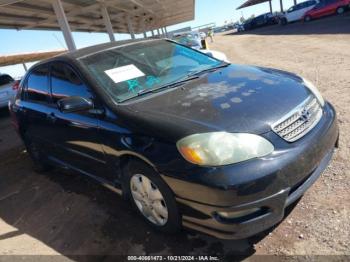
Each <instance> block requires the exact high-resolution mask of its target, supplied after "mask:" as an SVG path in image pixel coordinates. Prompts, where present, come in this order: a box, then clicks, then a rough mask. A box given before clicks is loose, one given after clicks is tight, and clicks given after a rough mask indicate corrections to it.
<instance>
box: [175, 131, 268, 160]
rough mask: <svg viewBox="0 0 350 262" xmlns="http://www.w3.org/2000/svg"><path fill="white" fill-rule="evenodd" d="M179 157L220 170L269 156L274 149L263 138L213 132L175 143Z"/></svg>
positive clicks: (251, 135) (191, 136)
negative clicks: (221, 167)
mask: <svg viewBox="0 0 350 262" xmlns="http://www.w3.org/2000/svg"><path fill="white" fill-rule="evenodd" d="M176 145H177V148H178V150H179V151H180V153H181V155H182V156H183V157H184V158H185V159H186V160H187V161H189V162H191V163H193V164H197V165H202V166H221V165H228V164H233V163H238V162H242V161H245V160H248V159H252V158H256V157H263V156H266V155H268V154H270V153H271V152H272V151H273V150H274V147H273V145H272V144H271V143H270V142H269V141H267V140H266V139H265V138H263V137H261V136H258V135H253V134H244V133H226V132H213V133H203V134H195V135H190V136H187V137H185V138H183V139H181V140H179V141H178V142H177V143H176Z"/></svg>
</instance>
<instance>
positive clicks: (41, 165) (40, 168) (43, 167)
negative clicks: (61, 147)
mask: <svg viewBox="0 0 350 262" xmlns="http://www.w3.org/2000/svg"><path fill="white" fill-rule="evenodd" d="M24 145H25V147H26V149H27V152H28V155H29V157H30V158H31V159H32V162H33V169H34V171H36V172H38V173H43V172H46V171H49V170H51V169H52V168H53V166H52V165H50V164H49V163H48V160H47V158H46V156H45V154H44V153H43V152H42V151H41V150H40V147H39V145H38V144H37V143H35V142H34V141H33V140H32V139H31V138H30V137H29V136H27V135H25V136H24Z"/></svg>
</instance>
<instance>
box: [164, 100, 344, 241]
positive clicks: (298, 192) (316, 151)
mask: <svg viewBox="0 0 350 262" xmlns="http://www.w3.org/2000/svg"><path fill="white" fill-rule="evenodd" d="M265 136H266V138H268V139H269V140H270V141H272V142H273V144H274V145H275V152H274V153H273V154H272V156H269V157H265V158H262V159H255V160H250V161H246V162H243V163H240V164H235V165H229V166H225V167H220V168H214V169H213V168H202V169H199V173H198V174H197V173H196V174H185V175H184V176H185V177H187V181H185V180H180V179H178V178H174V177H171V176H166V175H164V176H163V178H164V179H165V181H166V182H167V183H168V185H169V186H170V188H171V189H172V190H173V192H174V193H175V195H176V199H177V202H178V204H179V206H180V208H181V211H182V214H183V225H184V226H185V227H188V228H192V229H195V230H197V231H201V232H204V233H207V234H209V235H213V236H215V237H218V238H223V239H240V238H246V237H249V236H252V235H255V234H257V233H259V232H262V231H264V230H266V229H268V228H270V227H272V226H273V225H275V224H277V223H278V222H280V221H281V220H282V219H283V217H284V212H285V208H286V207H287V206H289V205H290V204H292V203H293V202H294V201H296V200H297V199H298V198H300V197H301V196H302V195H303V194H304V192H305V191H306V190H307V189H308V188H309V187H310V186H311V185H312V184H313V183H314V182H315V181H316V180H317V178H318V177H319V176H320V175H321V174H322V172H323V171H324V169H325V168H326V167H327V165H328V163H329V161H330V160H331V157H332V154H333V151H334V146H335V145H336V144H337V141H338V136H339V131H338V125H337V120H336V114H335V110H334V108H333V107H332V106H331V105H330V104H326V105H325V107H324V114H323V117H322V119H321V121H320V122H319V123H318V124H317V125H316V127H315V128H314V129H313V130H312V131H310V132H309V133H308V134H307V135H306V136H304V137H303V138H301V139H300V140H298V141H296V142H294V143H287V142H285V141H283V140H282V139H280V138H279V137H277V135H276V134H274V133H273V132H270V133H268V134H265ZM192 172H193V171H192ZM197 176H198V177H197ZM194 181H196V183H195V182H194ZM198 181H199V182H198ZM253 208H258V209H259V211H257V212H254V213H253V214H250V215H245V216H242V217H237V218H233V219H227V218H223V217H222V216H220V215H219V214H220V212H235V211H242V210H250V209H253Z"/></svg>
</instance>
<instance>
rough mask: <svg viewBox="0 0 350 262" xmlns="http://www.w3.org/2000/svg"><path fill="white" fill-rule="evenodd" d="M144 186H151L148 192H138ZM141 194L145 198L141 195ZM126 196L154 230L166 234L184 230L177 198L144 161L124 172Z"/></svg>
mask: <svg viewBox="0 0 350 262" xmlns="http://www.w3.org/2000/svg"><path fill="white" fill-rule="evenodd" d="M147 180H149V182H150V185H149V184H148V182H147ZM143 183H145V184H148V185H149V186H148V189H149V191H148V192H146V190H144V188H145V187H142V189H141V190H138V189H137V188H138V187H139V186H140V185H142V186H143V185H144V184H143ZM146 188H147V187H146ZM142 191H143V195H144V196H143V197H142V196H141V194H140V192H141V193H142ZM158 192H159V193H160V195H159V193H158ZM123 193H125V195H126V197H127V198H129V200H130V202H131V203H132V205H133V207H134V209H135V210H136V211H137V212H138V213H139V214H140V215H141V217H143V218H144V220H145V221H146V223H147V224H149V225H150V226H151V227H153V228H154V229H156V230H158V231H161V232H166V233H176V232H178V231H179V230H180V229H181V224H182V219H181V215H180V213H179V210H178V207H177V204H176V201H175V197H174V194H173V193H172V191H171V190H170V188H169V187H168V185H167V184H166V183H165V182H164V181H163V180H162V178H161V177H160V175H159V174H158V173H157V172H155V170H154V169H153V168H152V167H150V166H149V165H147V164H145V163H143V162H141V161H136V160H131V161H129V163H128V165H127V167H126V168H124V170H123ZM145 195H146V196H145ZM151 195H153V197H151ZM155 199H156V200H155ZM142 201H143V202H142ZM152 202H153V203H152ZM142 209H143V211H142ZM165 210H166V211H167V212H165ZM159 211H161V212H159ZM150 213H151V214H150Z"/></svg>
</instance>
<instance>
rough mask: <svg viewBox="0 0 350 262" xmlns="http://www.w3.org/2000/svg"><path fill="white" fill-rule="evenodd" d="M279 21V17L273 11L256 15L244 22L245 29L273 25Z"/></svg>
mask: <svg viewBox="0 0 350 262" xmlns="http://www.w3.org/2000/svg"><path fill="white" fill-rule="evenodd" d="M277 23H278V18H277V17H276V16H274V15H273V14H271V13H266V14H262V15H259V16H257V17H254V18H252V19H250V20H248V21H246V22H245V23H244V30H251V29H254V28H258V27H263V26H268V25H273V24H277Z"/></svg>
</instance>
